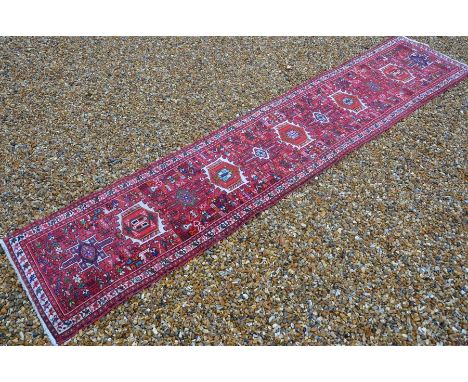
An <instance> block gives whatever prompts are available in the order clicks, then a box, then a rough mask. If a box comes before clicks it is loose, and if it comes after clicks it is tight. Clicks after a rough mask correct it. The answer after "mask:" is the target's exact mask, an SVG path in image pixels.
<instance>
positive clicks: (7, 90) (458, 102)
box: [0, 37, 468, 345]
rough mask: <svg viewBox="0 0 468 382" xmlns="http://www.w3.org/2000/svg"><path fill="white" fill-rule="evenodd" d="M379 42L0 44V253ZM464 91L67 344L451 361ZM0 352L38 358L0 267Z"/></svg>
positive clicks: (440, 45) (29, 323)
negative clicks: (372, 353) (33, 225)
mask: <svg viewBox="0 0 468 382" xmlns="http://www.w3.org/2000/svg"><path fill="white" fill-rule="evenodd" d="M418 39H419V40H420V41H424V42H426V43H429V44H430V45H431V46H432V47H433V48H436V49H438V50H440V51H442V52H444V53H446V54H449V55H451V56H452V57H454V58H456V59H458V60H461V61H465V62H467V61H468V49H467V48H468V40H467V38H448V37H444V38H435V37H431V38H418ZM381 40H382V38H380V37H378V38H370V37H365V38H362V37H353V38H310V37H306V38H1V39H0V57H1V59H0V76H1V78H0V174H1V178H2V179H1V180H0V216H1V217H2V218H1V220H0V236H1V237H3V236H5V235H6V233H7V231H9V230H11V229H14V228H19V227H21V226H23V225H25V224H26V223H28V222H30V221H32V220H34V219H36V218H40V217H43V216H46V215H48V214H50V213H51V212H54V211H55V210H57V209H58V208H60V207H63V206H66V205H67V204H69V203H70V202H72V201H74V200H75V199H77V198H79V197H81V196H85V195H86V194H88V193H89V192H91V191H94V190H97V189H99V188H101V187H103V186H105V185H107V184H109V183H111V182H113V181H115V180H117V179H118V178H120V177H122V176H123V175H126V174H130V173H132V172H133V171H134V170H137V169H138V168H140V167H142V166H143V165H145V164H147V163H149V162H152V161H154V160H156V159H157V158H160V157H162V156H164V155H166V154H169V153H170V152H172V151H174V150H176V149H177V148H180V147H182V146H184V145H186V144H189V143H191V142H192V141H194V140H195V139H197V138H200V137H203V136H204V135H206V134H207V133H208V132H210V131H212V130H214V129H216V128H217V127H218V126H220V125H221V124H223V123H225V122H227V121H229V120H231V119H233V118H235V117H237V116H239V115H242V114H244V113H245V112H247V111H248V110H249V109H252V108H254V107H256V106H258V105H259V104H261V103H263V102H266V101H268V100H270V99H271V98H273V97H275V96H277V95H279V94H281V93H283V92H284V91H286V90H288V89H289V88H291V87H292V86H294V85H296V84H298V83H301V82H303V81H305V80H306V79H308V78H309V77H311V76H314V75H317V74H320V73H321V72H322V71H324V70H326V69H329V68H331V67H334V66H336V65H338V64H340V63H342V62H343V61H345V60H347V59H349V58H351V57H353V56H355V55H357V54H359V53H361V52H364V51H365V50H367V49H369V48H371V47H372V46H373V45H375V44H376V43H378V42H380V41H381ZM467 85H468V82H467V81H465V82H464V83H462V84H460V85H458V86H457V87H455V88H453V89H451V90H450V91H448V92H446V93H444V94H443V95H442V96H439V97H438V98H437V99H435V100H433V101H432V102H430V103H429V104H427V105H426V106H424V107H423V108H421V109H419V110H418V111H417V112H416V113H414V114H413V115H412V116H410V117H408V118H407V119H406V120H405V121H404V122H401V123H399V124H398V125H397V126H395V127H394V128H393V129H391V130H390V131H388V132H387V133H385V134H383V136H381V137H380V138H378V139H376V140H374V141H373V142H371V143H369V144H367V145H366V146H364V147H363V148H361V149H360V150H358V151H357V152H354V153H353V154H351V155H350V156H348V157H347V158H346V159H345V160H343V161H341V162H340V163H339V164H337V165H335V166H334V167H332V168H331V169H329V170H328V171H326V172H325V173H324V174H322V175H321V176H319V177H318V179H317V180H316V181H314V182H310V183H309V184H308V185H307V186H305V187H303V188H301V189H300V190H298V191H296V192H294V193H293V194H292V195H290V196H289V197H287V198H286V199H284V200H282V201H281V202H280V203H278V204H277V205H276V206H274V207H272V208H271V209H269V210H268V211H267V212H265V213H263V214H262V215H261V216H260V217H258V218H256V219H254V220H253V221H251V222H250V223H248V224H246V225H245V226H244V227H243V228H241V229H240V230H238V231H237V232H236V233H235V234H234V235H232V236H231V237H230V238H228V239H226V240H224V241H222V242H221V243H219V244H217V245H216V246H215V247H213V248H212V249H211V250H209V251H207V252H206V253H205V254H204V255H203V256H200V257H198V258H196V259H195V260H193V261H192V262H190V263H189V264H188V265H186V266H184V267H183V268H181V269H179V270H177V271H176V272H174V273H173V274H171V275H170V276H168V277H166V278H165V279H163V280H162V281H160V282H159V283H157V284H155V285H154V286H153V287H151V288H149V289H147V290H145V291H144V292H142V293H139V294H137V295H136V296H134V297H133V298H132V299H130V300H129V301H127V302H126V303H124V304H122V305H120V307H118V308H117V309H115V310H113V311H112V312H111V313H110V314H109V315H107V316H106V317H105V318H104V319H102V320H100V321H99V322H97V323H96V324H95V325H93V326H91V327H89V328H88V329H87V330H85V331H82V332H81V333H80V334H79V335H78V336H76V337H75V338H74V339H73V340H72V341H70V342H69V344H80V345H88V344H125V345H130V344H138V345H144V344H154V345H160V344H161V345H162V344H168V345H169V344H184V345H188V344H206V345H208V344H213V345H214V344H225V345H234V344H244V345H254V344H263V345H270V344H300V345H309V344H310V345H326V344H365V345H371V344H378V345H386V344H401V345H405V344H406V345H416V344H444V345H449V344H452V345H466V344H468V336H467V329H468V325H467V313H468V310H467V298H466V293H467V292H468V285H467V274H466V272H467V265H466V264H467V263H466V252H467V251H466V249H467V248H466V247H467V246H466V229H465V228H466V227H465V226H464V225H463V212H464V209H465V205H464V200H466V199H467V195H466V183H465V176H466V172H465V150H464V149H465V147H467V142H466V140H467V131H466V121H467V113H468V110H467V106H468V98H467ZM465 211H466V210H465ZM0 344H8V345H13V344H34V345H40V344H48V340H47V338H46V337H45V335H44V332H43V330H42V328H41V326H40V323H39V320H38V319H37V318H36V316H35V314H34V311H33V308H32V306H31V304H30V303H29V301H28V299H27V297H26V295H25V293H24V292H23V290H22V288H21V286H20V283H19V281H18V280H17V278H16V276H15V274H14V271H13V269H12V268H11V267H10V265H9V263H8V261H7V259H6V257H5V256H4V255H1V256H0Z"/></svg>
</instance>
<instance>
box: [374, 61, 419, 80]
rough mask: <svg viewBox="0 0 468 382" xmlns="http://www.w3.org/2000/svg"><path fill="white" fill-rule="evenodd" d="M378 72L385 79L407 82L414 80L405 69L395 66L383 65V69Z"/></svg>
mask: <svg viewBox="0 0 468 382" xmlns="http://www.w3.org/2000/svg"><path fill="white" fill-rule="evenodd" d="M380 71H381V72H382V73H383V74H384V75H385V76H386V77H388V78H391V79H392V80H396V81H401V82H409V81H411V80H412V79H414V76H413V75H412V74H411V73H410V72H409V71H408V70H407V69H405V68H402V67H399V66H398V65H395V64H388V65H385V66H384V67H383V68H380Z"/></svg>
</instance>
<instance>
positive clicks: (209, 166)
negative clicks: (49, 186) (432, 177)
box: [2, 37, 468, 344]
mask: <svg viewBox="0 0 468 382" xmlns="http://www.w3.org/2000/svg"><path fill="white" fill-rule="evenodd" d="M467 74H468V67H467V66H466V65H465V64H462V63H459V62H457V61H455V60H452V59H451V58H449V57H447V56H444V55H442V54H440V53H438V52H436V51H434V50H432V49H430V48H429V47H428V46H426V45H424V44H421V43H417V42H414V41H412V40H409V39H407V38H403V37H398V38H392V39H389V40H387V41H385V42H384V43H382V44H381V45H379V46H377V47H375V48H374V49H372V50H370V51H368V52H366V53H364V54H363V55H361V56H359V57H357V58H355V59H353V60H351V61H349V62H347V63H345V64H344V65H342V66H340V67H338V68H336V69H332V70H330V71H328V72H326V73H323V74H322V75H320V76H318V77H316V78H313V79H311V80H309V81H307V82H305V83H304V84H302V85H299V86H298V87H296V88H294V89H292V90H291V91H289V92H288V93H286V94H283V95H282V96H280V97H278V98H277V99H275V100H273V101H271V102H270V103H268V104H265V105H262V106H260V107H259V108H257V109H256V110H253V111H252V112H250V113H248V114H247V115H245V116H243V117H241V118H239V119H237V120H235V121H232V122H229V123H227V124H226V125H224V126H223V127H221V128H220V129H219V130H216V131H215V132H213V133H212V134H210V135H209V136H207V137H205V138H204V139H202V140H200V141H198V142H195V143H193V144H192V145H190V146H187V147H185V148H183V149H181V150H180V151H178V152H175V153H173V154H172V155H169V156H167V157H165V158H162V159H161V160H158V161H156V162H154V163H152V164H150V165H149V166H147V167H146V168H143V169H142V170H140V171H138V172H136V173H134V174H132V175H130V176H128V177H126V178H123V179H121V180H119V181H118V182H116V183H114V184H112V185H110V186H108V187H106V188H104V189H102V190H100V191H97V192H95V193H93V194H91V195H88V196H86V197H84V198H83V199H80V200H78V201H76V202H75V203H73V204H71V205H69V206H68V207H66V208H64V209H62V210H59V211H57V212H56V213H54V214H52V215H51V216H49V217H46V218H45V219H42V220H39V221H36V222H33V223H31V224H30V225H28V226H27V227H24V228H23V229H20V230H18V231H16V232H12V233H11V234H10V235H9V236H8V237H7V238H5V239H4V241H3V242H2V246H3V248H4V249H5V251H6V253H7V255H8V257H9V259H10V261H11V263H12V265H13V267H14V268H15V270H16V272H17V274H18V277H19V278H20V280H21V282H22V284H23V286H24V289H25V290H26V292H27V294H28V296H29V298H30V300H31V302H32V304H33V306H34V308H35V310H36V312H37V314H38V316H39V318H40V320H41V322H42V324H43V326H44V329H45V330H46V332H47V333H48V335H49V337H50V339H51V341H52V342H53V343H54V344H62V343H64V342H65V341H67V340H68V339H70V338H71V337H73V336H74V335H75V334H76V333H77V332H78V331H79V330H80V329H82V328H85V327H87V326H88V325H90V324H92V323H93V322H94V321H96V320H97V319H99V318H100V317H102V316H103V315H105V314H106V313H108V312H109V311H110V310H111V309H112V308H113V307H115V306H116V305H118V304H120V303H121V302H122V301H123V300H125V299H127V298H129V297H130V296H132V295H134V294H135V293H137V292H138V291H140V290H141V289H143V288H145V287H147V286H149V285H151V284H152V283H154V282H156V281H157V280H158V279H159V278H160V277H162V276H164V275H165V274H167V273H168V272H170V271H171V270H173V269H175V268H178V267H180V266H181V265H183V264H184V263H185V262H187V261H188V260H190V259H191V258H193V257H194V256H196V255H199V254H201V253H203V251H204V250H206V249H207V248H208V247H210V246H212V245H214V244H215V243H216V242H218V241H220V240H221V239H223V238H225V237H226V236H228V235H229V234H231V233H232V232H233V231H235V230H236V229H237V228H238V227H240V226H241V225H242V224H244V223H245V222H246V221H247V220H249V219H251V218H253V217H254V216H255V215H256V214H258V213H259V212H261V211H263V210H265V209H267V208H268V207H269V206H271V205H273V204H274V203H276V202H277V201H278V200H279V199H281V198H282V197H284V196H285V195H287V194H288V193H290V192H291V191H293V190H294V189H296V188H297V187H299V186H300V185H302V184H303V183H305V182H307V181H308V180H310V179H312V178H313V177H314V176H316V175H317V174H319V173H321V172H322V171H324V170H325V169H326V168H328V167H330V166H331V165H332V164H333V163H334V162H336V161H338V160H340V159H341V158H343V157H344V156H346V154H348V153H350V152H351V151H353V150H355V149H357V148H358V147H360V146H361V145H362V144H364V143H366V142H367V141H369V140H371V139H373V138H374V137H376V136H378V135H379V134H381V133H382V132H384V131H385V130H387V129H389V128H390V127H391V126H393V125H395V124H396V123H397V122H398V121H400V120H401V119H402V118H404V117H405V116H407V115H408V114H409V113H411V112H413V111H414V110H415V109H417V108H419V107H420V106H422V105H423V104H425V103H427V102H428V101H429V100H430V99H432V98H433V97H435V96H437V95H438V94H439V93H441V92H443V91H445V90H446V89H448V88H450V87H452V86H454V85H455V84H456V83H458V82H459V81H462V80H463V79H464V78H465V77H466V76H467Z"/></svg>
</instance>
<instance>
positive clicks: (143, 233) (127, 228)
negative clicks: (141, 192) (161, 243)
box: [117, 201, 165, 244]
mask: <svg viewBox="0 0 468 382" xmlns="http://www.w3.org/2000/svg"><path fill="white" fill-rule="evenodd" d="M117 219H118V227H119V230H120V232H121V233H122V235H124V236H126V237H128V238H129V239H131V240H132V241H133V242H135V243H138V244H143V243H146V242H147V241H149V240H151V239H153V238H155V237H156V236H159V235H161V234H163V233H164V232H165V230H164V226H163V224H162V220H161V218H160V217H159V214H158V213H157V212H155V211H154V210H153V209H152V208H151V207H149V206H147V205H146V204H145V203H144V202H142V201H140V202H138V203H137V204H135V205H133V206H131V207H130V208H128V209H127V210H125V211H123V212H121V213H120V214H118V215H117Z"/></svg>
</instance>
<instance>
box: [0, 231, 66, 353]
mask: <svg viewBox="0 0 468 382" xmlns="http://www.w3.org/2000/svg"><path fill="white" fill-rule="evenodd" d="M0 245H1V246H2V248H3V251H4V252H5V254H6V257H7V258H8V261H9V262H10V264H11V266H12V267H13V269H14V270H15V273H16V276H17V277H18V279H19V281H20V282H21V285H22V286H23V289H24V291H25V292H26V295H27V296H28V298H29V301H30V302H31V305H32V307H33V309H34V311H35V312H36V315H37V317H38V318H39V321H40V322H41V325H42V328H43V329H44V331H45V333H46V334H47V337H48V338H49V341H50V342H51V343H52V345H54V346H57V345H58V344H57V340H56V339H55V337H54V336H53V335H52V333H51V332H50V330H49V328H48V327H47V325H46V324H45V322H44V320H43V319H42V317H41V315H40V314H39V311H38V310H37V308H36V305H35V304H34V301H33V300H32V298H31V295H30V294H29V291H28V288H27V287H26V285H25V284H24V282H23V279H22V277H21V275H20V273H19V271H18V269H17V268H16V265H15V263H14V261H13V259H12V258H11V254H10V251H8V248H7V245H6V243H5V242H4V241H3V239H0Z"/></svg>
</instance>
